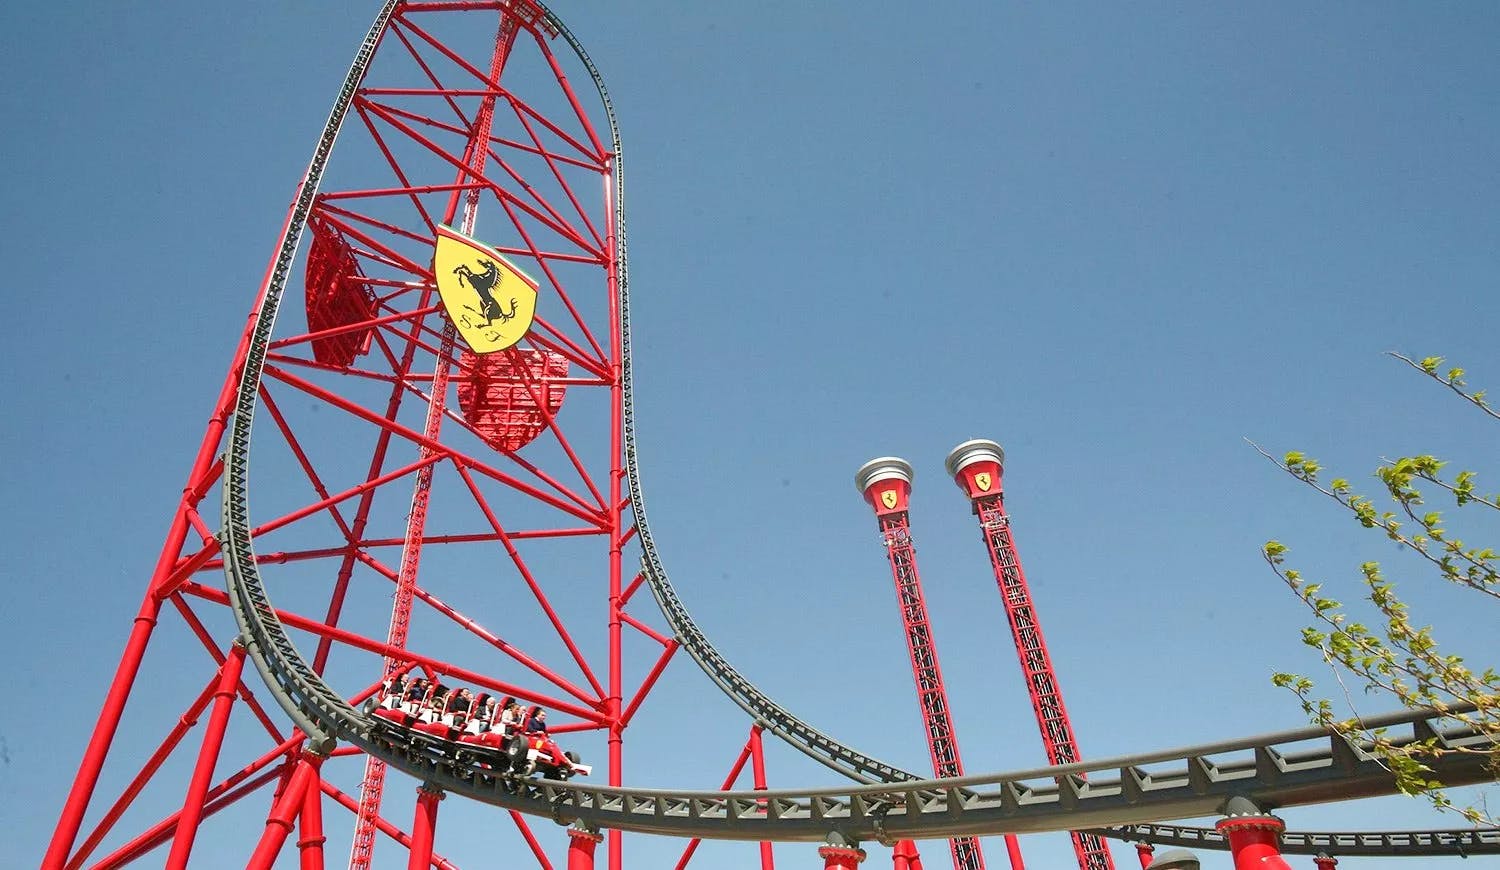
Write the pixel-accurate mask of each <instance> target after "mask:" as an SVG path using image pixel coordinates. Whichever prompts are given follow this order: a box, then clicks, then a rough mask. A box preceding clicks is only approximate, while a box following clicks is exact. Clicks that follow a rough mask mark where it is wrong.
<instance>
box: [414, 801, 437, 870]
mask: <svg viewBox="0 0 1500 870" xmlns="http://www.w3.org/2000/svg"><path fill="white" fill-rule="evenodd" d="M442 799H443V793H442V791H441V790H439V789H437V788H435V787H433V786H428V785H423V786H421V787H419V788H418V789H417V814H416V818H415V819H413V820H412V823H411V854H410V855H409V856H408V857H407V860H406V870H427V867H428V866H429V865H431V864H432V840H433V836H434V835H435V834H436V833H437V811H438V801H440V800H442Z"/></svg>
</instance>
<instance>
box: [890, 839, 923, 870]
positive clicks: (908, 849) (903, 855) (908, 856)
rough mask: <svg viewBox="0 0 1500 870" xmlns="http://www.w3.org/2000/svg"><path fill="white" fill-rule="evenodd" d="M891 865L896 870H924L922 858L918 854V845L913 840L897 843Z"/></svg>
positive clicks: (892, 851)
mask: <svg viewBox="0 0 1500 870" xmlns="http://www.w3.org/2000/svg"><path fill="white" fill-rule="evenodd" d="M891 864H892V865H893V867H894V870H922V856H921V855H920V854H919V853H918V852H917V844H916V843H914V842H912V841H911V840H898V841H896V846H895V848H894V849H892V850H891Z"/></svg>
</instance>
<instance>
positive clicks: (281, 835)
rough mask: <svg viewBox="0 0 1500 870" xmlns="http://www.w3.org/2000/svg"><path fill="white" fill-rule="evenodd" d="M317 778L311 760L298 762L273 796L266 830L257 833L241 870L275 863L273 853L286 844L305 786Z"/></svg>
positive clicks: (265, 869) (267, 869) (263, 869)
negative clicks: (248, 856)
mask: <svg viewBox="0 0 1500 870" xmlns="http://www.w3.org/2000/svg"><path fill="white" fill-rule="evenodd" d="M317 781H318V772H317V770H316V768H315V767H314V766H313V764H312V762H311V761H310V760H309V759H306V758H304V759H302V760H301V761H298V762H297V767H296V769H295V770H294V771H293V772H292V776H291V779H289V780H288V781H287V784H286V787H285V788H284V789H282V791H281V794H280V796H278V797H277V798H276V803H275V805H273V806H272V807H271V814H270V815H269V816H267V817H266V829H265V831H264V832H263V833H262V834H261V837H260V842H259V843H257V844H256V846H255V851H254V852H252V853H251V854H250V860H249V862H248V863H246V865H245V870H270V867H271V866H272V865H273V864H275V863H276V856H277V855H279V854H280V853H281V847H282V845H283V844H285V843H286V838H287V836H288V835H289V834H291V832H292V825H293V823H294V821H295V819H296V818H297V815H298V814H299V813H300V812H301V811H302V803H303V798H304V797H305V796H306V794H307V789H308V786H309V785H311V784H315V783H316V782H317Z"/></svg>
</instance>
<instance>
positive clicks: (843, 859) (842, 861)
mask: <svg viewBox="0 0 1500 870" xmlns="http://www.w3.org/2000/svg"><path fill="white" fill-rule="evenodd" d="M818 857H819V858H822V859H823V870H855V868H857V867H858V866H859V865H860V863H861V862H863V861H864V860H865V850H864V849H861V848H859V847H858V846H855V845H847V846H845V845H835V844H833V843H828V844H826V845H823V846H819V847H818ZM570 870H571V868H570Z"/></svg>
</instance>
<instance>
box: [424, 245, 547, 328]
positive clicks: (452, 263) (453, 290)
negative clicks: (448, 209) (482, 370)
mask: <svg viewBox="0 0 1500 870" xmlns="http://www.w3.org/2000/svg"><path fill="white" fill-rule="evenodd" d="M432 275H433V277H434V278H435V279H436V280H437V288H438V293H439V294H440V295H441V296H442V297H443V307H444V308H445V309H447V311H448V319H450V320H452V321H453V325H454V326H456V327H458V332H459V334H460V335H462V336H463V337H464V341H466V342H468V343H469V347H471V348H473V349H474V352H475V353H494V352H495V351H497V350H505V349H506V348H507V347H510V346H511V345H513V344H515V343H516V342H518V341H520V340H521V337H522V336H524V335H525V334H526V331H527V330H528V329H531V319H532V317H534V316H535V315H536V286H537V285H536V282H535V281H533V280H531V278H530V277H529V276H527V275H526V273H525V272H522V271H521V270H520V269H517V268H516V267H515V265H514V264H513V263H511V262H510V261H509V260H507V259H505V257H504V256H502V255H501V254H500V252H498V251H496V250H495V249H494V248H491V247H488V246H487V245H484V244H481V243H480V242H477V241H475V240H474V239H471V238H469V237H468V236H465V235H463V234H462V233H459V232H457V231H455V230H453V229H450V228H448V227H444V226H440V227H438V230H437V239H436V241H435V243H434V245H433V251H432Z"/></svg>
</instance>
